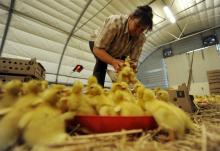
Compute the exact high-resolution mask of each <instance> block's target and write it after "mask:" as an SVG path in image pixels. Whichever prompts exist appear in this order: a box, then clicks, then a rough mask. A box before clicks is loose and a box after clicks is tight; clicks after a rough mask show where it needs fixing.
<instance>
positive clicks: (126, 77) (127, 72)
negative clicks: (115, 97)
mask: <svg viewBox="0 0 220 151" xmlns="http://www.w3.org/2000/svg"><path fill="white" fill-rule="evenodd" d="M135 79H136V77H135V73H134V71H133V69H132V68H131V67H128V66H125V67H123V68H122V70H121V71H120V72H119V73H118V77H117V82H126V83H133V82H135V81H136V80H135Z"/></svg>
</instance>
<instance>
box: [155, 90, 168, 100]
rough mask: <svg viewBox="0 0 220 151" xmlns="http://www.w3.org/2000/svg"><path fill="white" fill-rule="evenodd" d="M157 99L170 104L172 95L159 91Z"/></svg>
mask: <svg viewBox="0 0 220 151" xmlns="http://www.w3.org/2000/svg"><path fill="white" fill-rule="evenodd" d="M155 94H156V98H157V99H158V100H161V101H165V102H169V100H170V95H169V93H168V92H167V91H166V90H158V91H156V93H155Z"/></svg>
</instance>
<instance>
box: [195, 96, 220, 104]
mask: <svg viewBox="0 0 220 151" xmlns="http://www.w3.org/2000/svg"><path fill="white" fill-rule="evenodd" d="M194 103H195V104H197V105H198V106H199V107H206V106H207V105H208V104H210V103H220V95H205V96H197V95H196V96H194Z"/></svg>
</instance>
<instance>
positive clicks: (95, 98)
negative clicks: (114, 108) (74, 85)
mask: <svg viewBox="0 0 220 151" xmlns="http://www.w3.org/2000/svg"><path fill="white" fill-rule="evenodd" d="M87 97H88V98H89V100H88V101H89V104H90V105H92V106H94V108H95V109H96V111H97V112H98V111H99V109H100V107H101V106H103V105H112V101H110V100H109V99H108V98H107V97H106V96H105V95H104V92H103V89H102V87H101V86H100V85H98V84H92V85H90V86H88V88H87Z"/></svg>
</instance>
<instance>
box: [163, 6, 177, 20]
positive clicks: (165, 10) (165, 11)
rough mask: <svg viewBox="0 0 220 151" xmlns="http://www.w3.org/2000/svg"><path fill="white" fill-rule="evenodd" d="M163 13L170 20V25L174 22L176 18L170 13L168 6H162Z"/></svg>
mask: <svg viewBox="0 0 220 151" xmlns="http://www.w3.org/2000/svg"><path fill="white" fill-rule="evenodd" d="M163 11H164V13H165V14H166V16H167V18H168V19H169V20H170V22H171V23H175V22H176V18H175V17H174V15H173V13H172V12H171V10H170V8H169V7H168V6H164V7H163Z"/></svg>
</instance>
